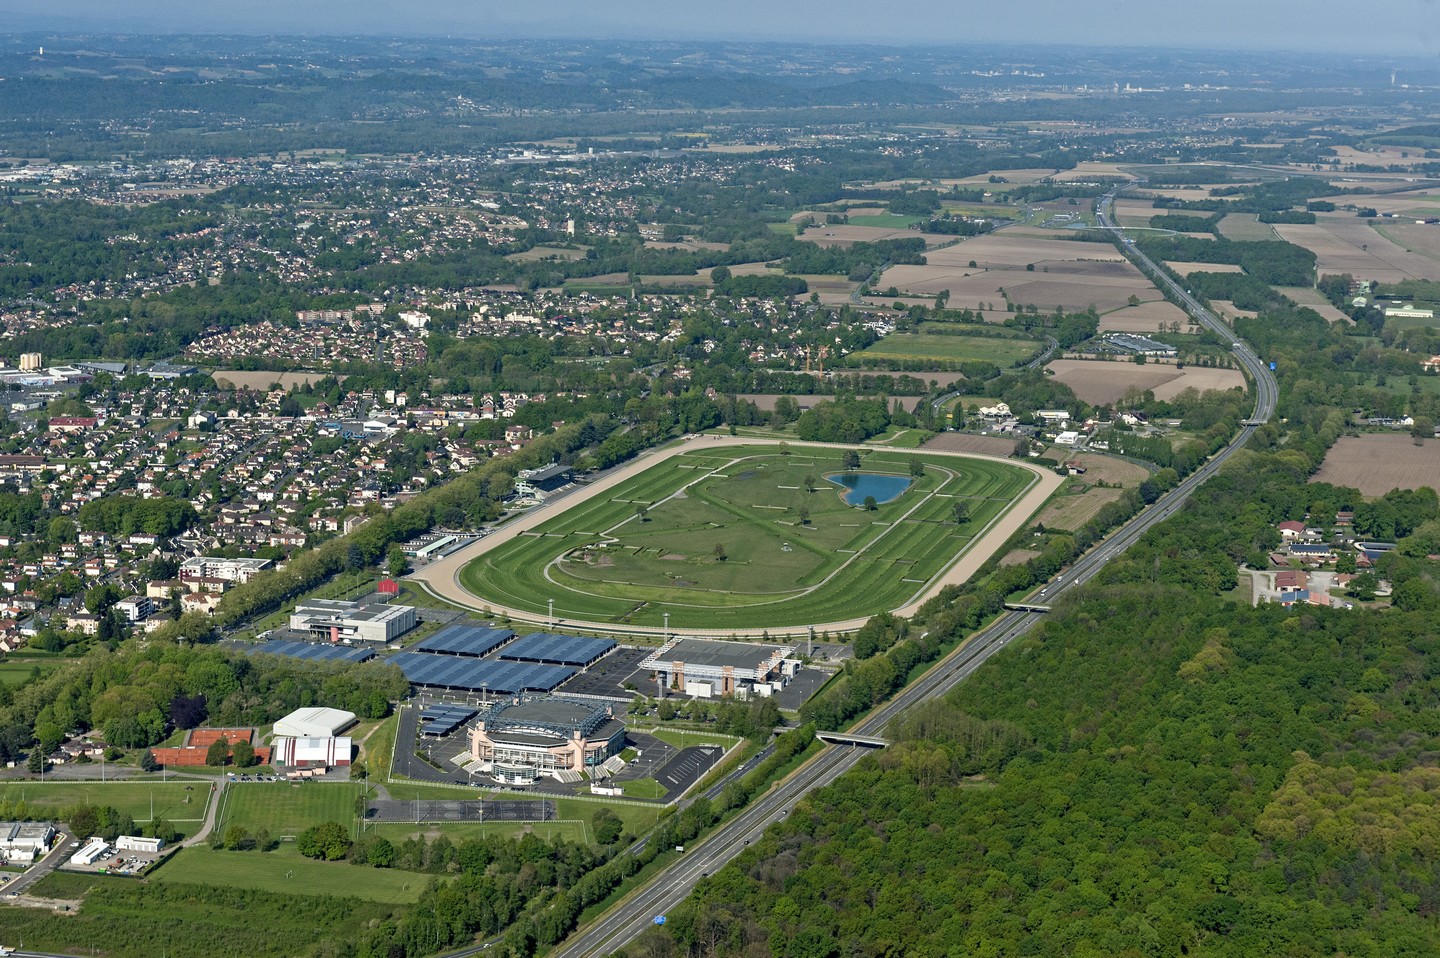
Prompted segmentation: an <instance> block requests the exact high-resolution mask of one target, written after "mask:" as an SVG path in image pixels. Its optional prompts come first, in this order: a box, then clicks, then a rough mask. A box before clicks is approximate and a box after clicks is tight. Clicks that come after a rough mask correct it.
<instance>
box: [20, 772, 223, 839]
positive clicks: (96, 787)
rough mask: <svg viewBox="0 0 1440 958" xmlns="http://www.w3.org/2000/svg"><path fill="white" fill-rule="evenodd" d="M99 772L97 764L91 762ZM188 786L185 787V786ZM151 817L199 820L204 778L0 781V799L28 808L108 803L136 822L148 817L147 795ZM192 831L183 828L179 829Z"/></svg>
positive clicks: (207, 786)
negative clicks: (152, 812) (124, 780)
mask: <svg viewBox="0 0 1440 958" xmlns="http://www.w3.org/2000/svg"><path fill="white" fill-rule="evenodd" d="M93 768H94V772H95V776H96V777H97V778H98V777H99V776H100V764H99V763H98V762H97V763H96V764H95V765H94V766H93ZM187 787H188V790H187ZM152 797H153V798H154V805H155V817H157V818H164V819H167V820H168V821H171V822H186V821H199V820H201V819H203V818H204V817H205V803H206V801H208V799H209V797H210V784H209V783H208V782H174V781H171V782H162V781H161V780H160V778H159V776H156V777H155V778H154V780H153V781H152V780H151V779H150V778H148V777H147V778H146V779H145V781H143V782H135V781H127V782H98V781H97V782H56V781H49V782H43V783H42V782H13V783H6V784H4V785H0V802H9V803H11V804H14V803H15V802H19V801H22V800H23V801H24V802H25V804H26V805H27V806H28V807H29V808H30V809H32V810H33V809H36V808H47V809H50V808H53V809H55V810H56V811H57V812H58V811H59V810H60V809H63V808H68V807H69V806H71V805H84V804H91V805H109V806H111V807H113V808H116V809H118V810H119V811H122V812H125V813H126V814H127V815H129V816H130V817H131V818H133V819H135V820H136V821H137V822H146V821H149V820H150V804H151V798H152ZM187 830H188V831H193V830H194V829H185V828H184V827H183V826H182V827H181V831H187Z"/></svg>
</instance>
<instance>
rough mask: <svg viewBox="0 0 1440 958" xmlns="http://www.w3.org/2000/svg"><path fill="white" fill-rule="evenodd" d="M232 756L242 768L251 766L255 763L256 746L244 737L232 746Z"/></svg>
mask: <svg viewBox="0 0 1440 958" xmlns="http://www.w3.org/2000/svg"><path fill="white" fill-rule="evenodd" d="M230 757H231V759H232V760H233V761H234V762H235V764H236V765H237V766H239V767H240V768H249V767H250V766H252V765H254V764H255V746H253V745H251V744H250V743H249V742H247V741H245V740H244V739H243V738H242V739H240V740H239V741H238V742H236V743H235V744H234V745H232V746H230Z"/></svg>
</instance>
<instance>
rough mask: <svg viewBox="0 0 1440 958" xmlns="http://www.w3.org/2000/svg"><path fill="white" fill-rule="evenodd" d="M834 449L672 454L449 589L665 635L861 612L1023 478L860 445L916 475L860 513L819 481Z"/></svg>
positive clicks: (945, 563) (890, 468) (876, 460)
mask: <svg viewBox="0 0 1440 958" xmlns="http://www.w3.org/2000/svg"><path fill="white" fill-rule="evenodd" d="M842 452H843V450H840V449H829V448H823V447H815V446H804V445H797V446H795V447H793V448H792V449H791V454H789V455H782V454H781V453H780V452H779V451H778V450H777V449H776V447H774V446H727V447H725V448H714V449H705V450H700V449H697V450H694V451H687V452H685V453H683V454H680V455H677V456H674V457H673V458H671V459H668V460H666V461H664V462H662V463H659V464H657V465H655V466H653V467H651V468H650V469H647V470H645V471H643V472H640V473H638V474H637V475H634V476H632V477H630V478H629V479H627V480H625V481H624V482H622V483H621V484H620V485H618V486H616V487H615V488H614V489H612V490H610V491H609V494H607V495H605V496H597V497H595V498H593V499H590V500H587V501H584V502H581V503H578V504H577V505H575V506H573V507H571V508H569V509H567V510H565V511H564V512H562V513H560V514H558V515H556V516H555V517H554V518H552V519H550V520H548V521H546V522H544V523H542V524H540V525H538V526H537V527H535V528H534V529H531V530H529V531H528V532H525V533H522V534H521V535H520V536H519V537H517V538H515V539H513V540H511V541H509V542H506V543H503V544H502V545H500V546H499V547H497V548H496V549H494V550H493V551H490V552H486V553H483V554H481V555H480V556H479V557H478V558H476V559H475V560H474V561H472V562H471V563H470V564H469V565H467V566H466V567H465V568H464V569H463V570H462V572H461V573H460V584H461V585H462V586H464V587H465V588H466V589H467V590H469V591H470V592H471V593H473V594H474V595H476V596H478V597H479V598H480V599H481V600H482V601H488V602H493V603H495V604H497V605H502V606H506V607H509V608H514V609H519V610H522V611H525V612H531V613H545V612H546V611H547V600H548V599H554V600H555V614H556V616H557V617H560V618H561V619H562V620H563V619H578V620H583V621H589V622H601V623H615V624H636V625H646V626H658V625H662V624H663V616H664V613H667V612H668V613H669V614H670V625H671V627H674V628H698V629H707V630H711V629H713V630H716V631H724V630H727V629H740V628H777V627H786V626H796V625H808V624H812V623H819V622H830V621H840V620H845V619H850V618H854V617H861V616H869V615H873V614H875V613H877V612H881V611H886V610H889V609H894V608H898V607H900V606H902V605H904V604H905V603H906V602H908V601H910V600H911V599H912V598H913V597H914V596H916V595H917V594H919V593H921V592H922V591H924V590H925V588H926V587H927V585H928V584H929V583H931V582H932V581H933V580H934V579H936V578H937V577H938V576H939V575H940V574H941V573H942V572H943V571H944V570H945V569H946V568H948V567H949V566H950V565H951V564H952V563H953V562H954V560H955V559H956V558H957V557H958V556H959V555H961V554H962V553H963V552H965V551H966V550H967V549H968V548H969V547H970V545H971V543H972V542H973V541H974V540H975V539H976V538H977V537H979V536H980V535H981V533H982V532H983V530H984V529H985V528H986V527H987V526H988V525H989V524H990V523H991V522H992V521H993V520H995V519H997V518H998V517H999V516H1001V515H1002V514H1003V513H1005V512H1006V511H1007V510H1008V509H1009V507H1010V505H1011V503H1012V502H1013V500H1014V499H1015V498H1016V497H1017V496H1019V495H1020V494H1021V493H1022V492H1024V491H1025V490H1027V489H1029V488H1030V487H1031V485H1032V484H1033V482H1035V481H1036V476H1035V475H1034V474H1033V473H1032V472H1030V471H1028V470H1025V469H1022V468H1021V467H1018V466H1014V465H1010V464H1008V463H1003V462H995V461H991V460H985V459H957V458H954V457H947V456H934V455H932V456H926V455H925V454H924V453H923V452H921V453H911V452H904V451H900V450H890V449H874V448H872V449H868V450H866V451H865V452H864V453H863V460H862V465H861V468H860V470H859V471H860V472H862V473H875V474H882V475H883V474H888V475H895V476H902V477H906V478H910V477H911V473H910V466H911V463H912V462H920V463H921V464H923V467H924V472H923V474H922V475H920V476H918V477H914V481H913V482H912V483H911V485H910V486H909V488H908V489H907V490H906V491H905V492H903V493H902V494H901V495H900V496H899V497H898V498H896V499H895V500H894V501H892V502H888V503H884V504H880V505H879V506H878V507H877V508H876V509H875V510H873V511H867V510H865V509H863V508H856V507H852V506H848V505H846V504H845V503H844V502H843V501H842V499H841V496H840V492H841V490H840V489H839V488H838V487H837V486H835V485H834V484H832V483H831V482H829V481H827V480H826V478H825V477H826V476H827V475H831V474H835V473H841V472H844V471H845V470H843V469H842V468H841V456H842ZM957 501H960V502H964V503H965V504H966V506H967V508H968V510H969V516H970V518H969V520H968V521H966V522H964V523H957V522H956V521H955V519H954V506H955V503H956V502H957ZM642 508H643V510H644V513H643V515H642V514H641V509H642ZM802 510H804V515H802ZM807 516H808V521H805V520H806V517H807ZM559 627H560V628H562V629H563V621H562V622H561V624H560V626H559Z"/></svg>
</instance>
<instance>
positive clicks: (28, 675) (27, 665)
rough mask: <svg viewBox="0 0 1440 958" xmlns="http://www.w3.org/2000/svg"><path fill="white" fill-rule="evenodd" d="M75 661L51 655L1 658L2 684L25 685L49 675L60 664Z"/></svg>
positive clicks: (0, 681) (0, 673) (0, 676)
mask: <svg viewBox="0 0 1440 958" xmlns="http://www.w3.org/2000/svg"><path fill="white" fill-rule="evenodd" d="M75 661H77V660H76V659H66V658H59V657H55V658H52V657H50V656H33V657H32V656H26V655H11V656H8V657H7V658H4V659H0V684H3V685H12V686H14V685H24V684H25V683H26V682H28V681H30V680H31V679H33V678H38V677H41V676H45V675H49V674H50V673H51V672H53V671H55V670H56V669H58V668H60V666H62V665H68V664H70V663H71V662H75Z"/></svg>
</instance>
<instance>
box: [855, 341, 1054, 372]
mask: <svg viewBox="0 0 1440 958" xmlns="http://www.w3.org/2000/svg"><path fill="white" fill-rule="evenodd" d="M1039 348H1040V343H1039V342H1037V341H1036V340H1033V339H1004V338H1001V337H999V336H947V335H943V334H941V335H937V334H933V333H923V332H920V333H891V334H890V335H889V336H886V337H885V338H884V339H881V340H880V341H878V342H876V343H874V344H872V345H870V346H868V347H866V348H865V349H864V350H862V351H861V352H859V353H856V355H857V356H864V357H870V358H874V359H893V360H911V359H921V360H936V361H943V362H952V363H959V362H977V361H978V362H991V363H994V364H995V365H997V366H1001V367H1005V366H1013V365H1015V364H1016V363H1018V362H1021V361H1023V360H1025V359H1028V358H1029V357H1030V355H1031V354H1033V353H1034V352H1035V350H1037V349H1039Z"/></svg>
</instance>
